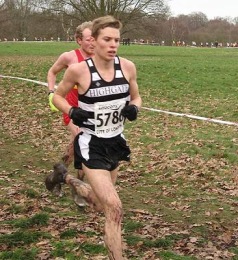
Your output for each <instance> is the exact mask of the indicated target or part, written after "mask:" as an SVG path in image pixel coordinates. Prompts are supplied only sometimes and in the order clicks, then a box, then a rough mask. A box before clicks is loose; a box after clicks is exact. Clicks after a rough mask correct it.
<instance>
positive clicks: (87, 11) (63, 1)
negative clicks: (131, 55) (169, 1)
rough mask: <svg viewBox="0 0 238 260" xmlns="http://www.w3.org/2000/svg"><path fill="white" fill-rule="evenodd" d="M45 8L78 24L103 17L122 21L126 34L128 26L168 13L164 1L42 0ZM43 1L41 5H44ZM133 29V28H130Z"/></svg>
mask: <svg viewBox="0 0 238 260" xmlns="http://www.w3.org/2000/svg"><path fill="white" fill-rule="evenodd" d="M42 1H44V4H43V6H44V8H48V9H51V10H52V11H55V12H60V13H63V14H64V15H65V14H66V15H68V16H70V17H71V18H72V19H74V20H75V19H76V20H77V21H78V23H80V22H83V21H88V20H93V19H94V18H97V17H99V16H103V15H113V16H115V17H117V18H118V19H120V20H121V21H122V23H123V26H124V32H125V31H126V30H128V25H129V24H133V23H135V22H136V21H138V20H140V21H141V20H142V19H143V17H146V16H148V15H153V14H155V13H161V12H167V11H168V9H169V8H168V6H167V5H166V4H165V2H164V0H51V1H48V0H42ZM42 1H41V4H42ZM130 28H131V27H130Z"/></svg>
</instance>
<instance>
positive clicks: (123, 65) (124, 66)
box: [119, 57, 136, 72]
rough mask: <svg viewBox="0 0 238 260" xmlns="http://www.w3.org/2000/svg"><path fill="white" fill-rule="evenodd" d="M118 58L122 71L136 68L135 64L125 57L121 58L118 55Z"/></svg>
mask: <svg viewBox="0 0 238 260" xmlns="http://www.w3.org/2000/svg"><path fill="white" fill-rule="evenodd" d="M119 60H120V64H121V68H122V70H123V72H124V71H130V72H132V71H135V70H136V66H135V64H134V63H133V62H132V61H130V60H128V59H125V58H122V57H119Z"/></svg>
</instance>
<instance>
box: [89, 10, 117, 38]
mask: <svg viewBox="0 0 238 260" xmlns="http://www.w3.org/2000/svg"><path fill="white" fill-rule="evenodd" d="M92 23H93V24H92V36H93V37H94V38H95V39H96V38H97V37H98V35H99V33H100V30H101V29H104V28H106V27H111V28H116V29H118V30H121V28H122V23H121V22H120V21H119V20H118V19H116V18H115V17H113V16H111V15H106V16H102V17H99V18H96V19H94V20H93V22H92Z"/></svg>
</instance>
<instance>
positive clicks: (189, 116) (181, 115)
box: [0, 75, 238, 127]
mask: <svg viewBox="0 0 238 260" xmlns="http://www.w3.org/2000/svg"><path fill="white" fill-rule="evenodd" d="M0 78H10V79H18V80H24V81H29V82H33V83H36V84H39V85H42V86H46V87H47V86H48V84H47V83H46V82H42V81H38V80H32V79H26V78H19V77H13V76H4V75H0ZM55 88H57V86H55ZM142 109H145V110H150V111H154V112H159V113H165V114H168V115H173V116H180V117H187V118H191V119H197V120H202V121H207V122H212V123H217V124H222V125H231V126H237V127H238V123H235V122H230V121H223V120H219V119H212V118H208V117H202V116H195V115H189V114H183V113H176V112H169V111H165V110H160V109H155V108H148V107H142Z"/></svg>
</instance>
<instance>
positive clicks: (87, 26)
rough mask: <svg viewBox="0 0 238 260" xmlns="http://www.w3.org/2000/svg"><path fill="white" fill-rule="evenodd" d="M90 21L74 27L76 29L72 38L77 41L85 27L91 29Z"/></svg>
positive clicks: (81, 36)
mask: <svg viewBox="0 0 238 260" xmlns="http://www.w3.org/2000/svg"><path fill="white" fill-rule="evenodd" d="M92 24H93V23H92V22H91V21H89V22H84V23H82V24H80V25H79V26H78V27H77V28H76V31H75V34H74V38H75V40H76V41H77V39H78V38H79V39H81V40H82V38H83V31H84V30H85V29H89V30H92Z"/></svg>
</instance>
